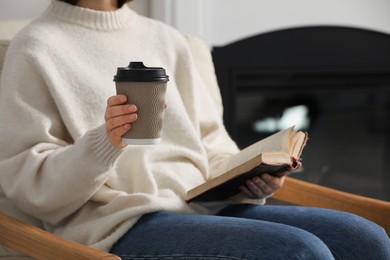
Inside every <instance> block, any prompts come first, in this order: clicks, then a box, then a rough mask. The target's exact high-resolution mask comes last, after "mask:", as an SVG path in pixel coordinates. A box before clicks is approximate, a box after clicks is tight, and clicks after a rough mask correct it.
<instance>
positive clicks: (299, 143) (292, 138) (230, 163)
mask: <svg viewBox="0 0 390 260" xmlns="http://www.w3.org/2000/svg"><path fill="white" fill-rule="evenodd" d="M307 138H308V137H307V133H304V132H301V131H295V130H294V127H291V128H288V129H286V130H283V131H280V132H278V133H275V134H273V135H271V136H269V137H267V138H265V139H263V140H260V141H258V142H257V143H254V144H252V145H251V146H248V147H247V148H245V149H244V150H242V151H240V152H239V153H237V154H235V155H233V156H232V157H229V158H227V159H226V160H225V161H224V162H223V167H222V172H221V173H220V174H219V175H218V177H215V178H213V179H210V180H208V181H206V182H205V183H203V184H201V185H199V186H197V187H195V188H193V189H191V190H189V191H188V192H187V201H188V202H196V201H198V202H201V201H217V200H224V199H227V198H229V197H231V196H233V195H235V194H237V193H239V192H240V190H239V186H240V185H241V184H244V183H245V181H246V180H248V179H250V178H252V177H255V176H257V175H260V174H262V173H269V174H273V175H283V174H285V173H286V172H291V171H293V170H294V169H296V167H297V165H298V164H297V162H298V160H300V156H301V153H302V150H303V148H304V147H305V144H306V141H307Z"/></svg>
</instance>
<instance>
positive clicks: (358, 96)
mask: <svg viewBox="0 0 390 260" xmlns="http://www.w3.org/2000/svg"><path fill="white" fill-rule="evenodd" d="M213 60H214V63H215V69H216V74H217V78H218V82H219V85H220V89H221V94H222V98H223V104H224V121H225V125H226V127H227V129H228V131H229V133H230V134H231V136H232V137H233V139H234V140H235V141H236V142H237V143H238V145H239V146H240V147H241V148H244V147H246V146H248V145H249V144H251V143H253V142H255V141H257V140H259V139H260V138H264V137H266V136H268V135H270V134H272V133H274V132H275V131H278V130H280V129H283V128H287V127H288V126H289V125H291V124H294V125H296V127H297V128H299V129H302V130H305V131H307V132H308V133H309V142H308V145H307V147H306V148H305V151H304V153H303V164H304V167H303V169H302V171H300V172H297V173H294V174H293V175H292V176H293V177H295V178H298V179H302V180H306V181H310V182H313V183H317V184H321V185H324V186H328V187H332V188H337V189H340V190H344V191H348V192H353V193H355V194H360V195H365V196H370V197H373V198H378V199H383V200H387V201H390V168H389V167H387V163H389V162H390V35H388V34H384V33H380V32H375V31H370V30H365V29H358V28H347V27H335V26H332V27H331V26H320V27H301V28H292V29H285V30H280V31H274V32H269V33H264V34H260V35H256V36H253V37H250V38H247V39H243V40H240V41H237V42H234V43H232V44H229V45H227V46H223V47H215V48H213Z"/></svg>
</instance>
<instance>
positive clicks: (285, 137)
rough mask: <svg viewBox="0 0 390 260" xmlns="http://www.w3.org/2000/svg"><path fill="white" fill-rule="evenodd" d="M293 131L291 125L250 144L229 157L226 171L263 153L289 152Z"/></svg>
mask: <svg viewBox="0 0 390 260" xmlns="http://www.w3.org/2000/svg"><path fill="white" fill-rule="evenodd" d="M293 132H294V130H293V127H291V128H288V129H286V130H283V131H280V132H278V133H275V134H273V135H271V136H269V137H267V138H265V139H262V140H260V141H258V142H256V143H254V144H252V145H250V146H248V147H247V148H245V149H244V150H242V151H240V152H239V153H237V154H235V155H233V156H232V157H230V158H228V159H227V162H226V169H225V171H229V170H231V169H233V168H235V167H237V166H239V165H241V164H242V163H244V162H246V161H249V160H251V159H253V158H254V157H256V156H258V155H259V154H261V153H270V152H272V153H273V152H275V153H279V154H280V153H281V152H282V153H289V150H290V149H289V147H288V146H289V143H290V141H289V139H290V134H291V133H293Z"/></svg>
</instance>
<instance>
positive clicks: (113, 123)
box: [104, 95, 138, 148]
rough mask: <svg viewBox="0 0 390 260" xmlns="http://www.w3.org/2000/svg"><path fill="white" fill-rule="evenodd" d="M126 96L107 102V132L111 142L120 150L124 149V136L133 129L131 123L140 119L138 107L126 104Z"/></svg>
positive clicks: (114, 97) (112, 98)
mask: <svg viewBox="0 0 390 260" xmlns="http://www.w3.org/2000/svg"><path fill="white" fill-rule="evenodd" d="M126 101H127V98H126V96H124V95H117V96H112V97H110V98H109V99H108V100H107V108H106V112H105V116H104V118H105V121H106V130H107V135H108V137H109V139H110V142H111V143H112V144H113V145H114V146H116V147H119V148H123V147H124V146H126V145H124V144H122V136H123V135H124V134H125V133H126V132H127V131H129V129H131V123H133V122H134V121H136V120H137V119H138V115H137V114H136V112H137V107H136V106H135V105H133V104H126Z"/></svg>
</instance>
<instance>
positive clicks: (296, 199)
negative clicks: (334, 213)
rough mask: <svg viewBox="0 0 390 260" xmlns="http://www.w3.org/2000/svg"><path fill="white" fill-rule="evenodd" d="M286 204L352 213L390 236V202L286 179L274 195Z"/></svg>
mask: <svg viewBox="0 0 390 260" xmlns="http://www.w3.org/2000/svg"><path fill="white" fill-rule="evenodd" d="M273 197H274V198H275V199H278V200H282V201H285V202H288V203H292V204H296V205H303V206H310V207H321V208H328V209H336V210H341V211H346V212H350V213H354V214H356V215H359V216H362V217H364V218H366V219H369V220H371V221H373V222H375V223H377V224H379V225H380V226H382V227H383V228H384V229H385V230H386V232H387V234H388V235H389V236H390V202H387V201H382V200H377V199H372V198H367V197H364V196H359V195H355V194H351V193H348V192H343V191H339V190H335V189H331V188H327V187H323V186H319V185H316V184H312V183H308V182H305V181H300V180H297V179H293V178H287V179H286V182H285V184H284V186H283V187H282V188H281V189H280V190H279V191H278V192H276V193H275V194H274V196H273Z"/></svg>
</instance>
